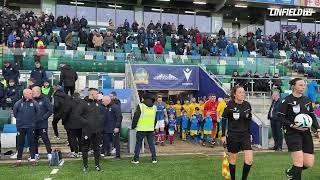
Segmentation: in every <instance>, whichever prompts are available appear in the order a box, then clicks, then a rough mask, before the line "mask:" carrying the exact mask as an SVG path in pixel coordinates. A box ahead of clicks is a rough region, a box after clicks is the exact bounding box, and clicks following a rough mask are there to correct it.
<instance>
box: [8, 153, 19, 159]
mask: <svg viewBox="0 0 320 180" xmlns="http://www.w3.org/2000/svg"><path fill="white" fill-rule="evenodd" d="M17 156H18V153H17V152H16V153H14V154H13V155H12V156H10V159H17Z"/></svg>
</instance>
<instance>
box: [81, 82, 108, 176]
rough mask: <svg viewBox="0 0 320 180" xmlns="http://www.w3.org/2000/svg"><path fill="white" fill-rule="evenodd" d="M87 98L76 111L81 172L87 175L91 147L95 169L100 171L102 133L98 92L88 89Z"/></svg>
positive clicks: (101, 111)
mask: <svg viewBox="0 0 320 180" xmlns="http://www.w3.org/2000/svg"><path fill="white" fill-rule="evenodd" d="M88 91H89V95H88V98H87V99H85V102H84V103H83V104H81V105H80V106H79V108H78V109H77V110H76V114H77V115H78V119H79V120H80V122H81V124H82V138H81V142H82V160H83V166H84V167H83V172H84V173H88V151H89V148H90V145H91V147H93V151H94V160H95V165H96V166H95V169H96V170H97V171H101V166H100V143H101V134H102V131H103V123H104V122H103V108H102V106H101V105H100V104H99V103H98V95H99V91H98V89H96V88H89V90H88Z"/></svg>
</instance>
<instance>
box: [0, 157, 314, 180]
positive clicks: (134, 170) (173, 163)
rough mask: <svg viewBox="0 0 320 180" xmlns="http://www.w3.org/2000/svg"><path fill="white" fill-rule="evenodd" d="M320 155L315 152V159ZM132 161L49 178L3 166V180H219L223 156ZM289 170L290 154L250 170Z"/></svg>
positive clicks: (281, 179) (273, 179)
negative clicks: (135, 162)
mask: <svg viewBox="0 0 320 180" xmlns="http://www.w3.org/2000/svg"><path fill="white" fill-rule="evenodd" d="M319 156H320V151H317V152H316V158H317V157H319ZM239 157H240V158H239V160H238V163H237V179H241V173H242V166H243V155H242V154H240V156H239ZM130 160H131V159H129V158H126V159H123V160H121V161H116V160H111V159H110V160H103V161H102V163H101V164H102V168H103V172H96V171H95V170H94V162H93V160H91V161H89V173H88V174H86V175H85V174H84V173H83V172H82V161H80V160H76V161H66V162H65V163H64V165H63V166H62V167H58V168H59V169H60V170H59V172H58V173H57V174H56V175H50V172H51V170H52V169H53V168H54V167H49V166H48V165H47V163H45V162H42V163H40V165H39V166H37V167H31V166H30V165H29V164H25V165H24V166H22V167H19V168H14V167H12V165H11V164H10V165H9V164H2V165H0V180H15V179H17V180H29V179H30V180H37V179H39V180H40V179H41V180H43V179H44V178H48V177H51V178H52V179H66V180H72V179H75V180H82V179H92V180H100V179H101V180H105V179H108V180H112V179H115V180H125V179H129V180H155V179H161V180H164V179H168V180H173V179H182V180H186V179H190V180H196V179H198V180H205V179H208V180H220V179H223V178H222V177H221V161H222V158H221V157H220V156H205V155H193V156H190V155H188V156H170V157H169V156H168V157H159V158H158V164H156V165H154V164H151V161H150V158H141V160H140V164H138V165H133V164H130V163H129V162H130ZM289 166H290V156H289V154H288V153H257V154H255V156H254V165H253V167H252V169H251V172H250V175H249V180H285V179H286V177H285V175H284V170H285V169H286V168H288V167H289ZM303 180H320V160H319V159H316V163H315V165H314V167H313V168H312V169H308V170H306V171H304V172H303Z"/></svg>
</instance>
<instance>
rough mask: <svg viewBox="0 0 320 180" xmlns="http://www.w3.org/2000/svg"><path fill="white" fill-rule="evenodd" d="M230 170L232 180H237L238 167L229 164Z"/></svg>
mask: <svg viewBox="0 0 320 180" xmlns="http://www.w3.org/2000/svg"><path fill="white" fill-rule="evenodd" d="M229 169H230V176H231V180H235V179H236V165H234V164H230V163H229Z"/></svg>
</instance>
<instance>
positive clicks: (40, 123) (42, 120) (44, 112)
mask: <svg viewBox="0 0 320 180" xmlns="http://www.w3.org/2000/svg"><path fill="white" fill-rule="evenodd" d="M33 99H34V100H35V101H37V103H38V104H39V107H40V109H39V116H38V118H37V120H36V125H35V129H47V128H48V119H49V117H50V116H51V115H52V113H53V106H52V104H51V102H50V100H49V99H48V98H47V97H46V96H44V95H40V96H39V97H34V98H33Z"/></svg>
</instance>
